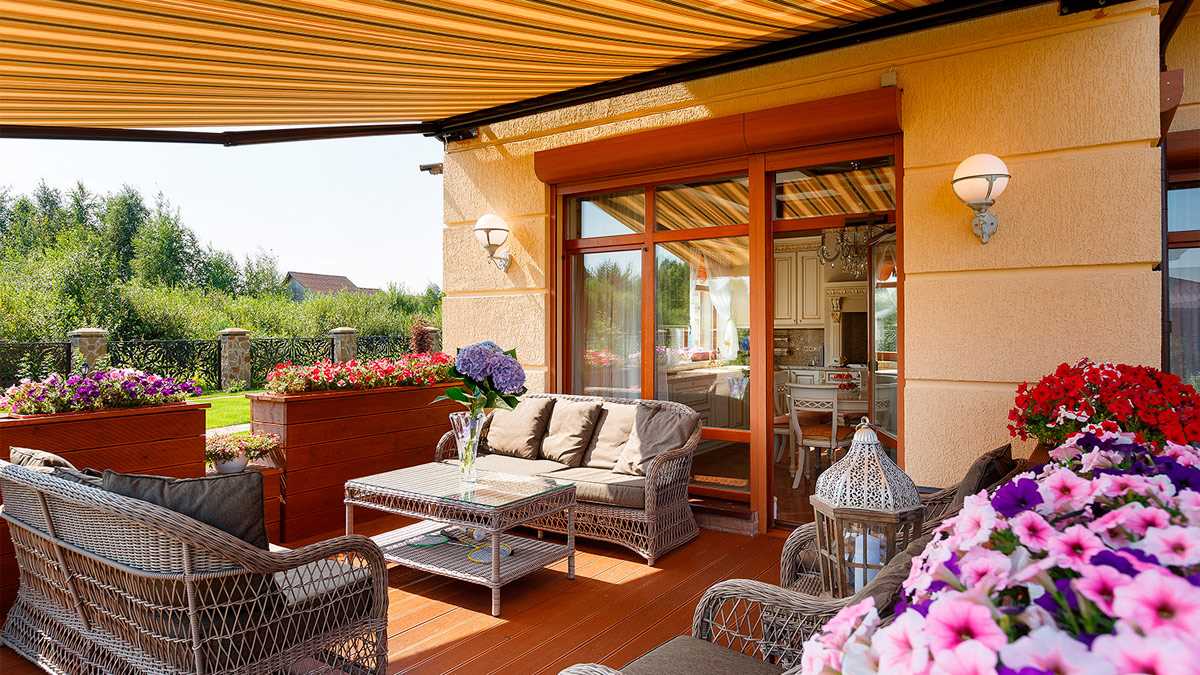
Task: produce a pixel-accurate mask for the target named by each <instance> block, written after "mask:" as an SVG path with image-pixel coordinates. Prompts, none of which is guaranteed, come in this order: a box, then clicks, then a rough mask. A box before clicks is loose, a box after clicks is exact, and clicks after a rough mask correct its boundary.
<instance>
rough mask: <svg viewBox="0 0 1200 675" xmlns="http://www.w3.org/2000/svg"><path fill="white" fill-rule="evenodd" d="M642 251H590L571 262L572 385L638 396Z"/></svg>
mask: <svg viewBox="0 0 1200 675" xmlns="http://www.w3.org/2000/svg"><path fill="white" fill-rule="evenodd" d="M641 259H642V255H641V251H618V252H615V253H587V254H584V255H579V256H575V257H574V258H573V261H572V270H571V274H572V283H571V289H572V294H573V298H572V302H571V318H572V324H573V327H572V331H573V336H572V344H573V345H574V349H572V355H571V358H572V364H571V373H572V380H573V382H572V389H573V391H574V392H575V393H577V394H587V395H591V396H608V397H612V398H640V397H641V393H642V388H641V371H640V366H639V365H638V364H639V360H638V358H637V355H638V353H640V352H641V339H642V337H641V336H642V321H641V314H642V272H641Z"/></svg>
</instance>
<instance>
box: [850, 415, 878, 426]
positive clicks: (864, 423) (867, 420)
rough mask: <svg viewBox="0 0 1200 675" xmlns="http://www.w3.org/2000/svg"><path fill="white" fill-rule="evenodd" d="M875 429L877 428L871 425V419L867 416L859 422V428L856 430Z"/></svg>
mask: <svg viewBox="0 0 1200 675" xmlns="http://www.w3.org/2000/svg"><path fill="white" fill-rule="evenodd" d="M874 428H875V425H874V424H871V420H870V418H868V417H867V416H866V415H863V416H862V418H861V419H860V420H859V422H858V426H856V427H855V429H874Z"/></svg>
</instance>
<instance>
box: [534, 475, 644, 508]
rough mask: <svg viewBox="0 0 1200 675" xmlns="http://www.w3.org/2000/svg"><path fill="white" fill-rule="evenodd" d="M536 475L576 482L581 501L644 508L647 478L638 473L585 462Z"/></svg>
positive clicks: (577, 495)
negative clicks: (574, 466)
mask: <svg viewBox="0 0 1200 675" xmlns="http://www.w3.org/2000/svg"><path fill="white" fill-rule="evenodd" d="M539 475H541V476H543V477H546V478H553V479H555V480H569V481H571V482H572V483H575V499H576V500H578V501H581V502H593V503H596V504H609V505H611V506H628V507H629V508H631V509H644V508H646V479H645V478H643V477H641V476H630V475H627V474H623V473H613V472H612V471H609V470H608V469H594V468H591V467H586V466H581V467H576V468H573V469H563V470H562V471H555V472H553V473H544V474H539Z"/></svg>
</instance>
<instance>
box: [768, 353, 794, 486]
mask: <svg viewBox="0 0 1200 675" xmlns="http://www.w3.org/2000/svg"><path fill="white" fill-rule="evenodd" d="M791 376H792V373H791V371H787V370H776V371H775V379H774V380H772V384H773V386H774V393H775V414H774V417H773V418H772V419H773V422H772V429H774V440H775V462H776V463H778V462H779V460H780V459H782V458H783V453H784V452H788V453H789V455H788V456H789V459H788V461H789V462H790V463H791V464H792V466H790V467H789V469H794V468H795V466H794V465H795V447H796V446H795V442H794V438H795V437H794V436H793V435H792V430H791V428H790V427H789V421H788V419H789V417H788V407H787V404H788V390H787V387H788V384H790V383H791V381H792V378H791Z"/></svg>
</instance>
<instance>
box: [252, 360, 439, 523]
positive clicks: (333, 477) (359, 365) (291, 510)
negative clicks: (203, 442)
mask: <svg viewBox="0 0 1200 675" xmlns="http://www.w3.org/2000/svg"><path fill="white" fill-rule="evenodd" d="M451 363H452V361H451V358H450V357H449V356H447V355H445V354H440V353H438V354H412V355H407V356H405V357H401V358H398V359H379V360H376V361H367V362H356V361H348V362H345V363H334V362H322V363H318V364H316V365H313V366H296V365H292V364H280V365H279V366H276V368H275V370H273V371H272V373H271V375H269V376H268V391H267V392H265V393H261V394H248V395H247V398H249V399H250V418H251V429H252V431H254V432H255V433H271V434H275V435H276V436H278V438H279V439H280V442H281V447H280V448H279V449H278V450H277V451H276V453H275V454H276V456H277V457H278V460H279V462H280V463H281V466H280V468H281V469H282V471H283V480H282V483H283V499H282V502H283V505H282V511H283V516H282V520H281V522H282V538H283V540H284V541H295V540H297V539H302V538H305V537H310V536H313V535H317V534H323V533H328V532H331V531H333V530H337V529H338V528H339V527H341V525H342V523H343V519H344V515H345V509H344V506H343V503H342V500H343V499H344V497H345V490H344V487H345V483H346V481H347V480H349V479H351V478H358V477H361V476H368V475H371V474H375V473H380V472H383V471H390V470H393V469H399V468H402V467H407V466H414V465H417V464H422V463H425V462H430V461H432V460H433V450H434V446H435V445H436V444H437V441H438V439H439V438H441V436H442V434H444V433H445V432H446V431H449V430H450V422H449V413H450V412H452V411H453V410H454V405H453V403H451V402H440V403H436V402H435V399H437V398H438V397H440V396H442V395H444V394H445V392H446V390H447V389H448V388H450V387H451V386H452V382H450V381H448V378H449V377H450V372H451V371H450V366H451ZM382 515H383V514H382V513H381V512H368V511H364V512H363V513H362V516H361V517H362V518H363V519H367V518H372V517H381V516H382Z"/></svg>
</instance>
